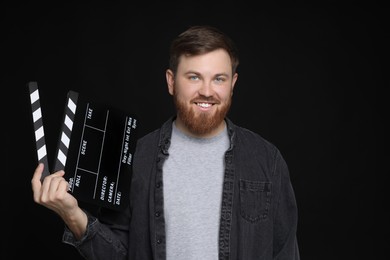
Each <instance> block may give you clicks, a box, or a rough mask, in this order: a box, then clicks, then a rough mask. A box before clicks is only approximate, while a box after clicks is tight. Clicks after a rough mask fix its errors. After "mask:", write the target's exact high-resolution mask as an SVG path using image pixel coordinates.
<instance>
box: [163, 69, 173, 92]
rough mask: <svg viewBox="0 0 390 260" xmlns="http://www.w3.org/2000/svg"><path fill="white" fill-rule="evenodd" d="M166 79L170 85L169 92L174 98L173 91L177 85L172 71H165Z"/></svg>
mask: <svg viewBox="0 0 390 260" xmlns="http://www.w3.org/2000/svg"><path fill="white" fill-rule="evenodd" d="M165 78H166V80H167V85H168V92H169V94H171V95H172V96H173V89H174V85H175V75H174V74H173V71H172V70H170V69H167V70H166V71H165Z"/></svg>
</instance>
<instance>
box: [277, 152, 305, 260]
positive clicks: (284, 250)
mask: <svg viewBox="0 0 390 260" xmlns="http://www.w3.org/2000/svg"><path fill="white" fill-rule="evenodd" d="M274 177H275V184H276V197H275V199H276V206H275V215H274V241H273V244H274V247H273V248H274V249H273V259H275V260H299V259H300V255H299V248H298V241H297V225H298V209H297V203H296V199H295V194H294V190H293V187H292V184H291V180H290V174H289V170H288V167H287V164H286V162H285V160H284V158H283V157H282V155H281V154H280V152H279V151H278V152H277V153H276V158H275V172H274Z"/></svg>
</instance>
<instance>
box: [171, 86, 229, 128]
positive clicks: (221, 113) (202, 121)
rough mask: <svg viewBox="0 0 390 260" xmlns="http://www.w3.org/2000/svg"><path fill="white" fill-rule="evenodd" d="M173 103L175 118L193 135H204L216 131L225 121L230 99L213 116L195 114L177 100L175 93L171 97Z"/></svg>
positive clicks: (209, 114) (186, 105) (185, 104)
mask: <svg viewBox="0 0 390 260" xmlns="http://www.w3.org/2000/svg"><path fill="white" fill-rule="evenodd" d="M199 99H202V100H207V98H202V97H199ZM173 101H174V103H175V106H176V110H177V116H178V117H179V118H180V119H181V121H182V122H183V123H184V125H185V126H186V127H187V128H188V130H189V131H190V132H191V133H193V134H195V135H205V134H209V133H211V132H212V131H213V130H214V129H216V128H217V127H218V126H219V125H220V124H221V123H222V121H223V120H224V119H225V117H226V115H227V113H228V111H229V109H230V106H231V103H232V99H231V98H230V99H229V100H228V102H227V103H226V104H225V105H222V106H220V107H219V108H218V109H217V111H216V112H215V113H214V114H211V113H197V115H196V114H195V111H194V110H193V109H192V108H191V107H189V106H188V104H187V103H185V102H182V101H181V100H179V99H178V97H177V95H176V93H175V94H174V96H173Z"/></svg>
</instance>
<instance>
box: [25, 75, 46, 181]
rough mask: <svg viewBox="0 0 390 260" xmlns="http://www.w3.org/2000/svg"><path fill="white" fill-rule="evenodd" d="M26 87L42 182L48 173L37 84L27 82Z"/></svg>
mask: <svg viewBox="0 0 390 260" xmlns="http://www.w3.org/2000/svg"><path fill="white" fill-rule="evenodd" d="M28 87H29V91H30V101H31V112H32V119H33V126H34V133H35V143H36V149H37V157H38V162H41V163H43V164H44V165H45V167H44V170H43V173H42V177H41V180H43V178H44V177H46V176H47V175H49V174H50V171H49V164H48V159H47V149H46V141H45V131H44V127H43V119H42V110H41V103H40V97H39V90H38V84H37V82H29V83H28Z"/></svg>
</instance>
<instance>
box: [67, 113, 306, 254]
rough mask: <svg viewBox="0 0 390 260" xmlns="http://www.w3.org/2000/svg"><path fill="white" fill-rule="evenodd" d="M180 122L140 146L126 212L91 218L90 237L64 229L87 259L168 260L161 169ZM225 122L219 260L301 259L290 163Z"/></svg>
mask: <svg viewBox="0 0 390 260" xmlns="http://www.w3.org/2000/svg"><path fill="white" fill-rule="evenodd" d="M173 120H174V117H172V118H170V119H169V120H168V121H167V122H165V123H164V124H163V125H162V127H161V128H160V129H158V130H155V131H154V132H151V133H150V134H148V135H146V136H144V137H142V138H140V139H139V140H138V142H137V147H136V151H135V154H134V161H133V176H132V183H131V191H130V205H129V207H128V208H127V210H126V211H124V212H121V213H118V212H114V211H110V210H105V209H102V211H100V212H99V216H98V218H95V217H94V216H92V215H91V214H88V215H89V221H88V227H87V232H86V234H85V235H84V237H83V238H82V239H81V240H80V241H76V240H75V238H74V237H73V235H72V233H71V232H70V231H69V230H68V229H67V228H66V227H65V232H64V235H63V242H64V243H68V244H71V245H73V246H75V247H76V248H77V250H78V251H79V252H80V254H81V255H82V256H84V257H85V258H86V259H104V260H114V259H141V260H148V259H165V258H166V254H165V253H166V252H165V222H164V211H163V187H162V185H163V180H162V175H163V172H162V166H163V163H164V161H165V159H166V158H167V156H169V154H168V149H169V145H170V137H171V132H172V122H173ZM226 122H227V127H228V134H229V137H230V148H229V149H228V151H227V152H226V154H225V176H224V183H223V193H222V208H221V217H220V230H219V259H231V260H235V259H240V260H252V259H256V260H260V259H280V260H281V259H289V260H298V259H299V258H300V257H299V250H298V243H297V237H296V232H297V216H298V212H297V205H296V201H295V195H294V190H293V187H292V185H291V182H290V177H289V171H288V167H287V165H286V162H285V160H284V159H283V157H282V155H281V154H280V152H279V150H278V149H277V148H276V147H275V146H274V145H272V144H271V143H270V142H268V141H266V140H264V139H263V138H262V137H260V136H259V135H258V134H256V133H253V132H252V131H249V130H247V129H245V128H242V127H239V126H236V125H234V124H233V123H232V122H231V121H230V120H229V119H226ZM199 250H202V249H201V248H199Z"/></svg>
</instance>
